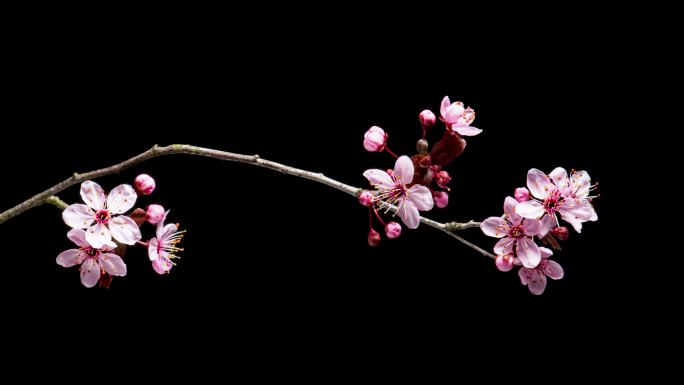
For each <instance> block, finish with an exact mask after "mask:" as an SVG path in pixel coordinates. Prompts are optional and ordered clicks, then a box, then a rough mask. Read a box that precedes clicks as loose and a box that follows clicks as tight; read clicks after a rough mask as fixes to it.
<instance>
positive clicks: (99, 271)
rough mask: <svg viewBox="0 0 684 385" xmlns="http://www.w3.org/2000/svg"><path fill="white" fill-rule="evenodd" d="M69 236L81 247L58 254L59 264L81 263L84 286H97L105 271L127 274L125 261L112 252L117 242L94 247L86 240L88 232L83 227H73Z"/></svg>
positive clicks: (116, 274)
mask: <svg viewBox="0 0 684 385" xmlns="http://www.w3.org/2000/svg"><path fill="white" fill-rule="evenodd" d="M67 237H69V239H70V240H71V241H72V242H74V243H75V244H76V246H78V247H79V248H78V249H69V250H66V251H63V252H62V253H60V254H59V255H58V256H57V264H59V265H60V266H64V267H71V266H75V265H81V269H80V270H81V283H82V284H83V286H85V287H93V286H95V285H96V284H97V282H98V281H100V277H101V276H103V275H104V273H107V274H109V275H115V276H119V277H123V276H124V275H126V264H125V263H124V261H123V260H122V259H121V257H119V256H118V255H116V254H113V253H111V251H112V250H114V249H115V248H116V244H114V243H113V242H112V241H107V242H105V243H104V244H103V245H102V247H99V248H95V247H92V246H90V244H89V243H88V241H87V240H86V232H85V231H84V230H83V229H71V230H69V232H68V233H67Z"/></svg>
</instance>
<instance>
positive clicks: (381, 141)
mask: <svg viewBox="0 0 684 385" xmlns="http://www.w3.org/2000/svg"><path fill="white" fill-rule="evenodd" d="M386 141H387V134H386V133H385V131H383V129H382V128H380V127H378V126H373V127H371V128H370V129H369V130H368V131H366V134H365V135H363V147H364V148H365V149H366V150H367V151H370V152H379V151H382V150H384V149H385V142H386Z"/></svg>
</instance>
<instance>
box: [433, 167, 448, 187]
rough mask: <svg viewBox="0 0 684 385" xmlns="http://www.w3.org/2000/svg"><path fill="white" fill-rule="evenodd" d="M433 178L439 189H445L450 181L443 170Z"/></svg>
mask: <svg viewBox="0 0 684 385" xmlns="http://www.w3.org/2000/svg"><path fill="white" fill-rule="evenodd" d="M435 178H436V179H437V186H439V187H441V188H447V184H448V183H449V182H450V181H451V177H450V176H449V173H448V172H446V171H444V170H442V171H439V172H437V173H436V174H435Z"/></svg>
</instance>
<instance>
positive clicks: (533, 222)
mask: <svg viewBox="0 0 684 385" xmlns="http://www.w3.org/2000/svg"><path fill="white" fill-rule="evenodd" d="M522 228H523V230H525V235H527V236H533V235H537V234H539V230H541V222H540V221H539V220H537V219H525V221H524V222H523V223H522Z"/></svg>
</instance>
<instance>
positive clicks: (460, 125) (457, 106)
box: [439, 96, 482, 136]
mask: <svg viewBox="0 0 684 385" xmlns="http://www.w3.org/2000/svg"><path fill="white" fill-rule="evenodd" d="M439 113H440V114H441V115H442V117H441V118H440V119H441V120H442V121H443V122H444V123H445V124H446V125H447V128H448V129H450V130H452V131H455V132H458V133H459V134H460V135H463V136H475V135H477V134H479V133H481V132H482V130H480V129H479V128H475V127H471V126H470V123H472V122H473V120H475V111H474V110H473V109H472V108H470V107H469V108H464V107H463V103H461V102H454V103H451V102H450V101H449V97H448V96H445V97H444V99H442V105H441V106H440V108H439Z"/></svg>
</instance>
